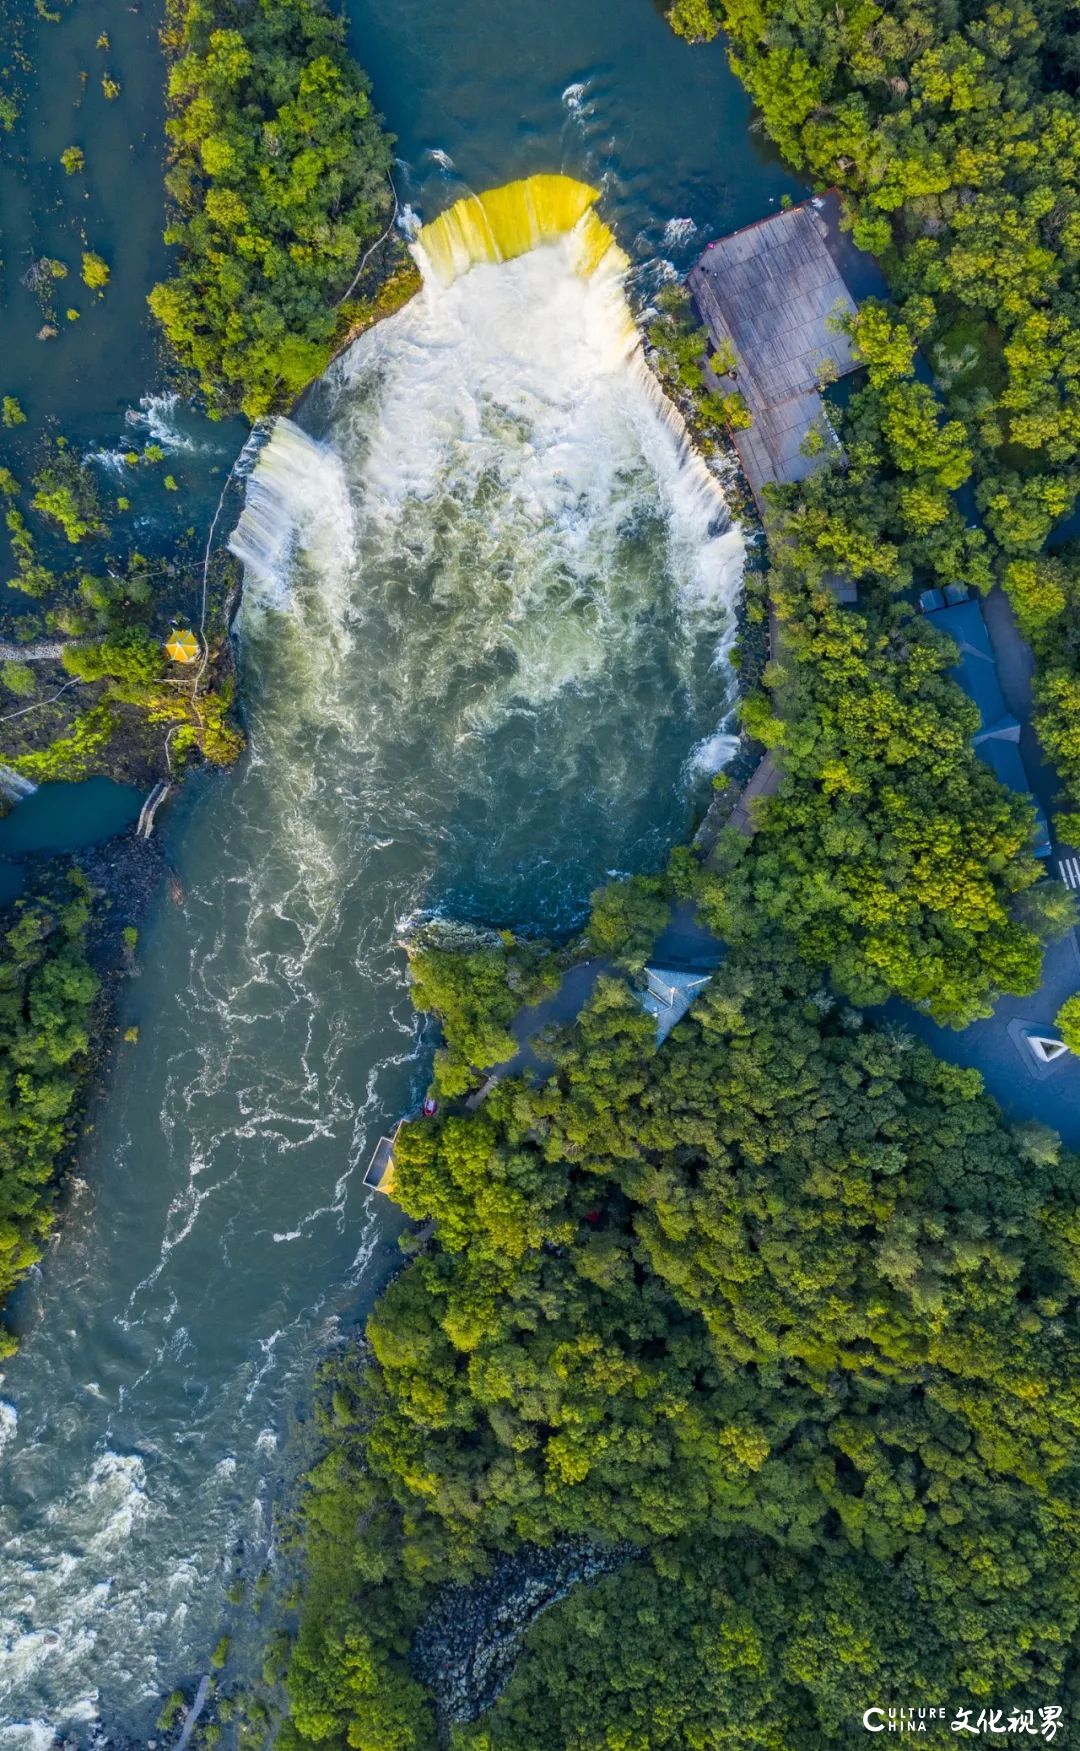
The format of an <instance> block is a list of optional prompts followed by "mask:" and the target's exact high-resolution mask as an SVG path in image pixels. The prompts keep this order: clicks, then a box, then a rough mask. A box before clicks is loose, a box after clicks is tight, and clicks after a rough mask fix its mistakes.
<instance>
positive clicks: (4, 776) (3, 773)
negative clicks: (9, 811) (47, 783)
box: [0, 762, 37, 803]
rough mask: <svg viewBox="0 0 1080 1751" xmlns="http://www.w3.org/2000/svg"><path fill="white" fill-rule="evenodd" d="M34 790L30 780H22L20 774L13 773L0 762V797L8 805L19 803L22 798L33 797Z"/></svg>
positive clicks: (34, 787) (35, 786) (34, 786)
mask: <svg viewBox="0 0 1080 1751" xmlns="http://www.w3.org/2000/svg"><path fill="white" fill-rule="evenodd" d="M36 789H37V785H36V784H34V782H33V781H32V779H29V778H24V777H23V776H22V773H21V772H15V771H13V770H12V768H11V767H10V766H5V765H4V764H3V763H2V762H0V796H4V797H6V798H7V800H8V802H9V803H21V802H22V800H23V798H24V797H27V796H33V794H34V792H35V790H36Z"/></svg>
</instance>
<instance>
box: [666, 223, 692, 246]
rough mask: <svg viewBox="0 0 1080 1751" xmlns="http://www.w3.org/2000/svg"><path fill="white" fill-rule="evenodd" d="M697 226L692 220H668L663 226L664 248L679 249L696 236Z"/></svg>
mask: <svg viewBox="0 0 1080 1751" xmlns="http://www.w3.org/2000/svg"><path fill="white" fill-rule="evenodd" d="M696 232H697V226H696V225H695V224H694V221H693V219H669V220H668V222H667V224H666V225H665V226H664V238H663V243H664V248H665V249H681V248H682V246H683V245H684V244H686V243H689V242H690V239H691V238H692V237H693V236H695V235H696Z"/></svg>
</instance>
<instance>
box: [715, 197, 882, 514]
mask: <svg viewBox="0 0 1080 1751" xmlns="http://www.w3.org/2000/svg"><path fill="white" fill-rule="evenodd" d="M834 224H835V215H834V213H833V210H832V208H831V207H826V206H825V204H824V203H821V202H816V201H806V202H804V203H803V204H802V205H801V206H798V207H792V208H790V209H789V210H788V211H787V212H785V213H775V214H774V215H773V216H772V217H771V218H768V219H761V220H759V221H758V223H757V224H756V225H749V226H747V227H746V229H745V230H743V231H735V232H733V233H732V234H731V236H730V237H721V238H720V239H719V240H718V241H717V242H716V243H711V244H710V245H709V247H708V249H707V250H706V251H705V253H704V255H703V256H702V257H701V258H700V260H699V261H698V262H696V263H695V265H694V266H693V267H692V268H691V270H690V273H689V275H688V276H687V283H688V285H689V287H690V290H691V292H692V293H693V295H694V300H695V302H696V304H697V306H698V309H699V310H700V312H701V315H702V318H703V320H704V321H705V323H706V324H707V326H708V328H709V330H710V333H711V334H712V337H713V341H714V343H715V344H716V345H717V346H722V345H724V344H725V343H730V345H731V346H732V347H733V348H734V350H735V355H736V360H737V370H738V377H737V382H738V387H739V389H740V390H741V391H742V393H743V396H744V397H745V399H746V403H747V406H748V407H749V409H750V413H751V415H752V418H753V424H752V425H751V426H750V428H749V430H747V431H745V432H739V433H738V434H737V435H736V444H737V446H738V449H739V455H740V457H741V459H742V463H743V467H744V469H745V471H746V475H747V478H748V479H749V481H750V485H751V487H752V489H753V491H754V494H755V497H757V496H759V494H760V491H761V488H762V486H763V485H764V484H765V482H766V481H768V480H782V481H791V480H801V479H802V478H803V477H804V476H805V475H806V474H808V473H809V472H810V471H811V469H812V468H813V467H814V466H815V463H814V460H813V459H812V458H810V457H807V456H804V455H803V453H802V448H801V446H802V443H803V440H804V439H805V437H806V435H807V433H808V432H809V431H811V429H813V428H815V427H817V428H819V429H821V430H823V431H824V432H825V434H826V439H827V441H828V440H829V436H830V429H829V427H828V422H827V420H826V417H825V407H824V403H823V401H822V399H821V396H820V395H819V393H818V387H817V386H818V383H819V381H820V380H821V377H822V374H823V367H824V368H825V370H826V371H828V370H831V371H832V372H833V373H835V374H836V375H837V376H841V377H842V376H845V375H846V374H847V372H849V371H853V370H855V369H856V368H857V361H856V360H855V358H854V357H853V355H852V350H851V343H850V342H849V340H848V338H847V336H846V335H845V334H839V333H836V332H834V330H833V328H832V327H831V325H830V324H831V319H833V318H834V317H836V316H837V315H838V314H843V315H854V313H855V309H856V306H855V302H854V299H853V298H852V296H851V293H850V292H849V291H848V288H847V286H846V285H845V283H844V280H843V277H842V275H841V273H840V270H839V268H838V267H837V264H836V261H835V260H834V258H833V255H832V254H831V253H830V247H829V236H830V225H834ZM833 441H834V440H833Z"/></svg>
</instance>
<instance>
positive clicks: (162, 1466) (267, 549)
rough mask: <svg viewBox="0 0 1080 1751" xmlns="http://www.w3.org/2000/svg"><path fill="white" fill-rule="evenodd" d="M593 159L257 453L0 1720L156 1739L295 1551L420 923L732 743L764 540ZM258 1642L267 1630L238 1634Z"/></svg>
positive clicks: (416, 1061) (27, 1528) (2, 1623)
mask: <svg viewBox="0 0 1080 1751" xmlns="http://www.w3.org/2000/svg"><path fill="white" fill-rule="evenodd" d="M563 83H564V84H565V80H564V81H563ZM560 89H561V86H560ZM578 186H581V185H578ZM562 192H563V193H565V192H566V191H565V190H564V191H562ZM586 193H587V195H588V197H589V198H588V202H586V203H585V204H580V203H581V200H583V197H580V198H579V197H577V196H575V197H573V199H574V200H576V201H578V202H579V204H578V210H577V212H576V213H575V214H574V216H573V219H572V222H571V223H569V224H568V225H558V224H547V223H545V225H544V227H542V229H541V231H540V232H539V233H537V234H536V235H535V236H532V235H530V237H529V238H528V239H527V243H528V245H529V246H527V247H523V248H522V249H520V250H518V249H511V248H508V247H506V246H505V245H506V242H507V234H506V233H501V234H500V232H499V229H498V224H497V225H496V227H495V234H494V240H495V244H496V247H494V248H492V249H488V248H486V247H485V248H479V247H475V248H474V247H473V242H469V244H468V248H467V251H466V253H467V255H468V260H463V259H462V257H461V253H460V250H458V252H457V254H456V255H455V254H454V250H457V243H459V242H461V240H462V239H463V237H464V235H465V229H466V227H463V224H462V221H463V220H465V219H466V218H468V215H467V214H462V213H458V215H457V217H456V218H454V219H450V220H448V221H447V224H446V225H445V226H443V227H442V233H444V234H445V233H448V232H451V231H452V230H453V229H454V228H456V238H457V242H454V240H453V238H451V243H452V245H453V247H452V249H451V253H450V258H449V259H452V261H453V265H454V272H453V273H450V272H448V271H447V264H446V259H444V260H443V262H442V265H441V269H440V264H439V261H438V260H437V256H438V247H437V245H436V242H435V238H436V235H437V233H436V231H435V230H434V229H433V228H430V227H425V230H424V231H423V232H421V234H420V236H419V238H418V240H417V244H416V248H417V251H418V254H419V257H420V259H421V262H422V265H423V266H424V269H425V277H426V283H425V286H424V289H423V291H422V292H421V294H420V295H419V296H418V297H417V298H416V299H415V300H414V301H413V302H412V303H411V304H410V305H409V306H408V307H407V308H406V309H405V310H403V311H401V312H400V313H399V314H398V315H397V316H396V317H394V318H392V319H390V320H389V321H387V322H384V323H383V324H381V325H380V326H379V327H377V328H376V329H374V330H373V331H371V332H370V333H369V334H368V335H366V336H364V337H363V338H362V339H361V340H360V341H359V342H358V343H357V344H356V345H355V346H354V347H353V348H352V349H351V350H350V352H349V353H348V354H347V355H346V356H344V357H343V358H342V359H341V360H339V361H338V362H337V364H336V365H335V366H334V367H333V369H332V370H331V371H330V373H328V375H327V377H326V379H325V380H324V381H323V382H322V383H321V384H320V385H319V386H318V387H317V389H316V390H315V391H314V392H313V393H312V394H311V395H310V396H309V397H308V398H307V400H306V402H305V404H304V406H303V407H302V409H301V411H300V413H299V414H298V416H297V417H296V419H295V421H287V420H282V421H279V422H278V424H277V426H276V428H275V429H274V431H273V433H272V435H271V436H270V438H269V440H268V441H267V442H266V444H265V445H264V447H263V449H262V451H261V453H260V455H259V458H258V461H257V464H256V466H255V468H254V471H253V472H252V474H251V475H250V478H249V480H248V483H247V493H246V503H245V508H244V511H243V514H242V516H241V517H240V520H239V524H238V526H237V528H236V529H235V531H234V533H233V536H232V538H231V539H232V545H233V548H234V551H235V552H237V553H238V554H239V555H240V556H241V558H242V560H243V562H244V568H245V595H244V602H243V607H242V611H241V616H240V621H239V627H238V634H239V650H240V663H241V672H242V679H243V685H244V692H245V702H246V713H247V718H248V727H249V733H250V742H251V747H250V754H249V757H248V758H247V759H246V761H245V763H244V764H243V767H242V769H241V770H240V771H239V772H238V773H236V774H235V775H233V776H231V777H230V778H228V779H226V780H204V781H201V782H197V783H195V784H193V785H191V786H189V787H187V788H186V790H185V791H184V793H183V794H182V795H181V798H180V800H179V803H178V805H177V807H176V809H175V811H174V813H173V815H172V816H171V817H169V818H168V819H167V824H166V828H165V832H166V836H167V849H168V852H169V855H170V856H171V858H172V859H173V860H174V862H175V863H176V864H177V866H178V867H179V871H180V874H181V876H182V879H183V884H184V897H183V900H182V903H180V904H179V905H175V906H163V907H162V908H161V910H160V911H159V912H158V914H157V915H156V917H155V918H154V920H153V921H152V923H151V925H150V926H149V927H148V929H147V930H146V931H145V932H144V933H143V939H142V940H141V941H140V945H139V956H140V962H141V968H142V971H141V977H139V978H138V979H137V980H134V981H132V982H131V983H130V985H129V986H128V987H127V988H126V990H125V993H124V996H123V999H122V1004H121V1014H120V1017H119V1025H120V1028H121V1030H124V1029H137V1030H138V1036H137V1038H135V1039H133V1040H132V1041H130V1042H129V1043H125V1044H123V1045H121V1046H120V1047H119V1048H118V1049H119V1052H120V1054H121V1056H120V1068H119V1074H118V1076H117V1078H116V1080H115V1083H114V1086H113V1087H112V1088H111V1090H109V1091H108V1092H107V1094H106V1095H104V1096H103V1097H102V1098H101V1099H100V1100H99V1101H98V1103H97V1105H96V1107H95V1110H94V1112H93V1114H92V1115H91V1116H92V1121H93V1127H92V1130H91V1131H90V1133H89V1135H88V1137H87V1141H86V1144H85V1146H84V1151H83V1159H82V1163H81V1177H80V1178H79V1179H77V1180H76V1181H75V1183H74V1184H73V1186H72V1189H71V1195H70V1204H71V1214H70V1219H69V1220H68V1222H67V1223H65V1224H64V1225H63V1227H62V1230H61V1234H60V1238H59V1241H58V1244H57V1245H56V1246H55V1248H54V1249H53V1250H52V1252H51V1253H50V1257H49V1260H48V1263H47V1266H46V1267H45V1269H44V1270H43V1272H41V1273H40V1274H39V1275H38V1276H37V1278H36V1279H35V1281H34V1282H33V1283H32V1285H31V1286H30V1288H29V1290H28V1292H27V1293H26V1294H25V1295H24V1297H23V1298H22V1303H21V1324H22V1328H23V1348H22V1350H21V1352H20V1354H19V1356H18V1357H17V1358H16V1359H15V1361H14V1363H13V1364H12V1365H11V1367H10V1368H9V1370H8V1374H7V1377H6V1379H5V1381H4V1385H3V1397H4V1400H5V1403H4V1405H2V1406H0V1437H2V1438H3V1439H4V1441H5V1443H6V1444H5V1448H4V1458H5V1462H6V1466H7V1475H8V1484H7V1488H6V1491H5V1495H4V1500H3V1506H2V1508H0V1547H2V1550H3V1555H2V1557H0V1646H2V1647H3V1648H4V1649H5V1653H4V1655H3V1656H2V1657H0V1709H2V1720H3V1723H4V1724H3V1725H0V1747H4V1748H5V1751H30V1748H31V1747H36V1746H39V1745H40V1746H45V1745H47V1744H48V1743H50V1741H51V1735H52V1731H53V1729H54V1728H55V1727H58V1726H63V1727H66V1728H70V1729H72V1730H73V1731H74V1732H75V1733H76V1734H84V1733H86V1732H88V1731H89V1724H90V1723H92V1722H93V1721H94V1719H95V1718H98V1719H102V1720H103V1721H104V1722H105V1723H106V1724H107V1725H108V1726H109V1727H111V1728H119V1729H120V1730H121V1731H122V1732H125V1733H126V1732H130V1733H135V1734H139V1735H141V1736H142V1737H143V1738H145V1736H146V1734H147V1733H148V1732H151V1731H152V1722H153V1719H154V1715H155V1713H156V1709H157V1706H158V1702H159V1700H160V1697H161V1695H162V1693H163V1692H167V1691H168V1690H169V1689H170V1688H171V1687H172V1686H173V1684H174V1683H176V1682H177V1681H179V1680H190V1679H192V1678H194V1677H195V1676H197V1675H198V1673H199V1672H201V1671H202V1670H204V1669H205V1664H206V1660H207V1656H208V1652H209V1650H210V1649H211V1648H212V1647H213V1645H214V1643H215V1642H216V1640H217V1638H218V1635H219V1634H220V1632H221V1628H222V1625H223V1621H224V1620H225V1617H226V1606H225V1592H226V1589H227V1587H228V1586H229V1584H230V1582H231V1581H232V1580H233V1578H234V1577H235V1576H237V1575H240V1576H242V1577H245V1578H248V1579H250V1578H251V1577H253V1576H254V1575H255V1574H257V1572H258V1570H259V1568H260V1567H261V1565H262V1563H263V1562H264V1561H265V1560H266V1555H267V1552H268V1550H272V1518H271V1507H272V1503H273V1501H274V1500H275V1498H276V1497H277V1496H279V1495H280V1493H281V1490H282V1488H283V1487H284V1486H285V1485H286V1484H287V1482H288V1479H289V1477H290V1476H291V1475H293V1474H294V1473H295V1470H296V1467H297V1465H298V1463H299V1460H300V1456H301V1454H302V1451H303V1446H304V1433H303V1430H302V1429H300V1428H298V1427H297V1426H296V1425H295V1423H292V1422H291V1421H290V1414H291V1412H292V1410H293V1409H294V1407H297V1406H302V1405H303V1403H304V1400H305V1397H306V1394H307V1392H308V1389H309V1385H310V1378H311V1372H312V1368H313V1365H314V1363H315V1361H316V1360H317V1358H318V1356H319V1355H320V1354H322V1353H323V1352H324V1351H325V1349H326V1347H327V1345H328V1344H330V1343H332V1342H333V1341H334V1339H335V1337H336V1335H337V1334H338V1333H339V1332H340V1331H341V1330H342V1329H343V1328H345V1327H347V1326H348V1324H349V1323H350V1322H351V1321H354V1320H355V1319H356V1318H357V1317H362V1314H363V1310H364V1308H365V1307H366V1306H367V1305H368V1304H369V1303H370V1300H371V1298H372V1296H373V1295H374V1294H375V1293H376V1292H377V1290H378V1287H379V1285H380V1283H381V1282H382V1281H383V1280H385V1276H386V1273H387V1271H388V1270H389V1269H390V1268H392V1266H393V1262H394V1260H395V1258H396V1256H397V1255H396V1249H395V1247H394V1245H393V1239H394V1235H395V1232H396V1227H397V1221H396V1218H395V1215H394V1212H393V1210H392V1209H391V1208H390V1207H389V1206H387V1205H386V1204H385V1203H382V1204H381V1207H379V1202H378V1201H376V1200H374V1199H373V1198H372V1197H371V1196H370V1195H365V1193H364V1192H363V1189H362V1186H361V1183H360V1182H361V1177H362V1173H363V1168H364V1165H365V1164H366V1161H367V1158H368V1155H369V1154H370V1150H371V1148H372V1146H373V1143H374V1141H375V1139H376V1138H377V1137H378V1136H379V1134H380V1132H381V1131H382V1130H384V1129H385V1127H386V1125H387V1124H388V1123H389V1122H391V1121H392V1120H393V1119H394V1118H395V1117H396V1116H397V1115H398V1114H399V1113H400V1112H402V1111H403V1110H407V1109H408V1107H409V1106H410V1105H411V1104H412V1103H413V1102H414V1101H415V1100H416V1099H417V1097H418V1096H419V1095H420V1094H421V1093H422V1091H423V1088H424V1086H425V1083H426V1078H427V1070H428V1065H429V1063H430V1052H431V1039H430V1033H429V1030H427V1029H426V1028H425V1027H424V1025H423V1024H422V1023H421V1022H420V1021H418V1019H417V1017H416V1016H415V1015H414V1013H413V1011H412V1008H411V1005H410V1003H409V998H408V990H407V985H406V981H405V976H404V966H403V961H402V957H401V955H400V953H399V952H398V951H396V950H395V948H394V946H393V943H394V936H395V930H396V926H397V923H398V921H399V920H400V919H401V918H402V917H403V916H405V915H407V914H409V913H411V912H413V911H415V910H416V909H418V908H425V907H442V908H444V909H446V910H453V911H457V912H462V913H464V914H466V915H469V916H472V917H476V918H486V919H494V920H497V921H500V922H502V921H505V922H507V923H510V924H521V925H527V926H529V927H534V928H540V929H548V930H561V929H566V928H569V927H570V926H571V925H572V924H573V923H574V922H575V921H576V920H578V919H580V917H581V916H582V913H583V909H584V907H585V905H586V904H587V898H588V894H589V892H590V890H591V889H592V888H593V887H595V886H596V885H597V884H598V883H599V882H601V881H603V880H604V879H605V877H606V876H607V875H608V874H610V873H612V872H615V871H622V870H629V869H633V868H641V867H647V866H649V865H650V864H655V863H656V862H657V861H658V860H659V859H661V858H662V857H663V855H664V854H665V851H666V848H667V846H668V845H669V844H670V842H671V841H672V839H673V838H675V837H677V836H678V835H679V834H680V833H681V832H683V831H684V830H685V827H686V824H687V822H688V820H689V818H690V812H691V806H692V802H693V799H694V797H695V796H700V795H701V794H702V793H703V791H704V790H705V788H706V778H705V769H706V768H708V767H709V766H710V765H715V764H716V763H717V762H719V761H720V760H722V759H723V758H724V756H725V755H726V753H727V752H728V751H729V747H730V744H729V742H728V741H727V739H726V736H727V730H728V727H729V726H728V718H729V712H730V706H731V700H732V683H731V674H730V669H729V666H728V663H727V659H726V652H727V649H728V646H729V643H730V640H731V637H732V634H733V630H734V625H733V614H732V608H733V603H734V599H735V596H736V593H737V590H738V587H739V579H740V571H741V562H742V543H741V539H740V536H739V534H738V531H737V530H735V529H734V528H732V527H731V526H730V524H729V522H728V518H727V515H726V511H725V508H724V505H723V501H722V498H721V497H720V495H719V493H718V490H717V488H716V486H715V484H714V483H713V481H712V480H711V478H710V476H709V475H708V474H707V472H706V471H705V470H704V469H703V468H702V467H701V465H700V464H699V463H698V462H697V461H696V460H695V458H694V457H693V456H692V455H690V454H688V452H687V450H686V447H685V444H684V442H683V436H682V432H681V429H680V425H679V422H678V420H677V419H675V418H673V417H672V415H671V412H670V410H669V409H668V408H667V406H666V404H665V403H664V401H663V399H662V398H661V397H660V396H659V394H658V392H657V389H656V385H655V383H654V381H653V379H652V377H651V375H650V373H649V372H648V370H647V368H646V367H645V365H644V364H643V362H642V359H641V355H640V348H639V345H638V340H637V335H636V331H635V328H634V325H633V323H632V321H631V318H630V312H629V307H628V304H627V301H626V295H625V292H624V289H623V275H624V269H625V265H626V264H625V257H623V255H622V253H621V251H620V250H619V249H618V248H617V247H616V246H615V245H614V243H613V241H612V239H611V236H610V233H608V232H607V231H606V230H605V228H604V227H603V226H602V225H601V224H600V222H599V220H597V219H596V217H595V215H594V213H593V209H592V206H591V199H592V193H593V191H592V188H591V187H588V188H587V189H586ZM534 196H535V191H533V194H532V195H527V196H524V197H522V198H525V199H532V200H533V211H534V213H535V210H536V209H535V199H534ZM500 210H501V211H502V214H503V219H506V216H507V212H508V210H509V209H508V208H507V207H506V202H505V200H504V202H503V205H502V208H501V209H500V208H499V207H498V204H497V203H496V204H495V205H492V204H491V203H490V201H489V202H488V203H487V204H486V205H485V206H484V212H485V216H486V219H487V221H489V222H490V220H491V215H492V213H493V212H498V211H500ZM470 211H471V213H472V215H473V217H475V208H473V209H470ZM547 211H548V212H549V213H550V206H549V207H548V208H547ZM524 222H525V217H524V215H523V214H522V212H521V211H520V210H518V213H517V217H516V218H515V219H514V221H513V223H514V225H515V226H519V227H520V225H523V224H524ZM530 222H531V221H530ZM499 223H502V221H501V220H500V221H499ZM500 235H501V236H502V242H500V241H499V238H500ZM473 238H474V240H475V232H474V233H473ZM463 270H464V271H463ZM256 1658H258V1650H257V1649H256V1648H255V1647H254V1645H252V1644H251V1643H250V1642H248V1643H245V1638H244V1632H243V1628H242V1625H241V1626H240V1633H239V1634H238V1635H237V1637H236V1644H235V1652H234V1660H235V1662H236V1664H235V1665H234V1667H233V1670H234V1672H236V1673H237V1674H238V1675H239V1676H241V1677H242V1676H243V1672H244V1670H245V1663H246V1664H247V1665H248V1666H250V1664H251V1662H252V1660H254V1659H256Z"/></svg>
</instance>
